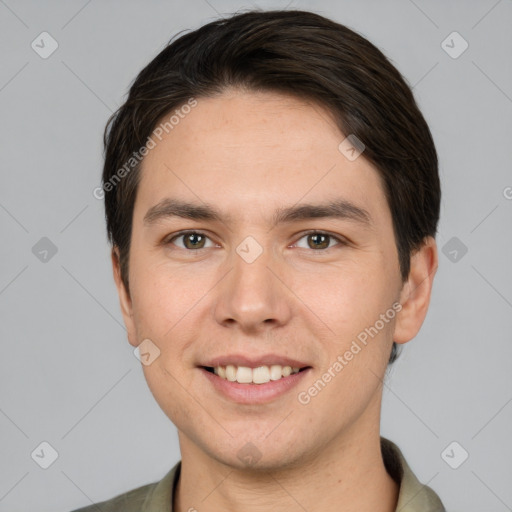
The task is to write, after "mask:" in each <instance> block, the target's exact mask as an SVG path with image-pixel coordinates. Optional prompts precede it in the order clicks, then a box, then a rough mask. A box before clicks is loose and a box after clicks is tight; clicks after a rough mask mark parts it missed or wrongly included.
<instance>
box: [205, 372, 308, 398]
mask: <svg viewBox="0 0 512 512" xmlns="http://www.w3.org/2000/svg"><path fill="white" fill-rule="evenodd" d="M219 366H221V365H219ZM199 370H200V371H201V373H202V374H203V375H204V376H205V378H207V379H208V380H209V382H210V383H211V384H212V385H213V387H214V389H215V390H216V391H217V392H218V393H220V394H221V395H223V396H224V397H225V398H228V399H230V400H232V401H233V402H236V403H238V404H246V405H249V404H256V405H257V404H265V403H268V402H271V401H272V400H275V399H277V398H279V397H281V396H283V395H284V394H286V393H287V392H289V391H291V390H292V389H293V388H294V387H296V386H297V385H298V384H299V382H301V381H302V380H303V379H304V377H305V375H306V374H308V373H309V371H310V370H312V368H311V367H308V368H306V369H305V370H302V371H300V372H299V373H292V374H291V375H289V376H288V377H283V378H281V379H279V380H271V381H270V382H266V383H265V384H240V383H239V382H231V381H229V380H226V379H222V378H221V377H219V376H218V375H215V374H214V373H211V372H209V371H208V370H206V369H205V368H202V367H200V368H199Z"/></svg>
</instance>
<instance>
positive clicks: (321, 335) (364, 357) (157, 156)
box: [112, 89, 437, 512]
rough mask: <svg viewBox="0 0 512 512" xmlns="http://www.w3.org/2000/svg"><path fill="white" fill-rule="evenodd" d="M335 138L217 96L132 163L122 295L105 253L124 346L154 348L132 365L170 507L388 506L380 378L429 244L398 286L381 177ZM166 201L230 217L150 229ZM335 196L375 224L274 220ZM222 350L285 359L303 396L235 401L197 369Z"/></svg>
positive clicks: (259, 99)
mask: <svg viewBox="0 0 512 512" xmlns="http://www.w3.org/2000/svg"><path fill="white" fill-rule="evenodd" d="M344 138H345V136H344V135H343V134H342V133H340V131H339V129H338V128H337V127H336V125H335V123H334V120H333V119H332V118H331V116H330V114H329V112H328V111H326V110H325V109H324V108H322V107H321V106H319V105H316V104H311V103H307V102H305V101H303V100H298V99H295V98H293V97H290V96H285V95H281V94H278V93H268V92H265V93H261V92H258V93H255V92H250V91H242V90H236V89H229V90H226V91H225V92H224V93H223V94H222V95H219V96H216V97H214V98H198V105H197V106H196V107H195V108H194V109H192V111H191V112H190V113H189V114H188V115H187V116H186V117H185V118H184V119H182V120H181V121H180V123H179V124H178V125H176V126H175V127H174V129H173V130H172V131H170V132H169V134H167V135H165V137H164V138H163V139H162V141H161V142H159V143H158V145H157V146H156V147H155V148H154V149H153V150H151V151H150V152H149V154H148V155H147V156H146V157H145V159H144V161H143V167H142V178H141V182H140V185H139V189H138V193H137V198H136V202H135V208H134V214H133V230H132V243H131V252H130V258H129V282H130V294H128V293H127V291H126V289H125V287H124V286H123V283H122V280H121V276H120V271H119V263H118V257H117V252H116V250H115V249H114V250H113V251H112V264H113V271H114V278H115V282H116V285H117V288H118V292H119V298H120V304H121V310H122V313H123V317H124V321H125V325H126V328H127V333H128V339H129V342H130V344H131V345H133V346H134V347H135V346H138V345H139V344H140V343H141V342H142V340H144V339H147V338H149V339H150V340H152V342H153V343H154V344H155V345H156V346H158V348H159V349H160V352H161V353H160V356H159V357H158V358H157V359H155V361H154V362H153V363H152V364H150V365H148V366H143V370H144V374H145V377H146V380H147V382H148V385H149V388H150V389H151V392H152V393H153V395H154V397H155V399H156V401H157V402H158V404H159V405H160V407H161V408H162V410H163V411H164V412H165V414H166V415H167V416H168V417H169V418H170V420H171V421H172V422H173V423H174V424H175V425H176V427H177V429H178V435H179V442H180V449H181V456H182V470H181V476H180V480H179V483H178V486H177V493H176V495H175V499H174V510H176V511H178V512H185V511H188V510H189V509H191V508H195V509H196V510H198V511H199V512H209V511H212V512H213V511H218V510H226V511H236V510H244V511H247V512H256V511H263V510H265V511H266V510H269V508H272V510H274V511H283V512H284V511H290V510H297V511H303V510H304V509H305V510H309V511H313V510H324V511H327V512H329V511H335V510H336V511H338V512H339V511H340V510H342V511H344V512H348V511H358V512H365V511H375V510H379V511H382V512H386V511H394V510H395V507H396V502H397V497H398V486H397V484H396V483H395V482H394V481H393V480H392V479H391V477H390V476H389V475H388V474H387V472H386V470H385V467H384V464H383V461H382V457H381V453H380V437H379V436H380V433H379V423H380V409H381V399H382V389H383V385H382V379H383V378H384V375H385V370H386V367H387V361H388V357H389V353H390V350H391V345H392V342H393V340H395V341H396V342H397V343H406V342H407V341H409V340H411V339H412V338H413V337H414V336H415V335H416V334H417V332H418V330H419V329H420V327H421V325H422V323H423V320H424V318H425V315H426V313H427V309H428V304H429V300H430V294H431V289H432V283H433V278H434V274H435V270H436V268H437V248H436V243H435V241H434V239H432V238H427V239H425V243H424V244H423V245H422V247H421V248H420V249H419V250H418V251H417V252H415V253H414V254H413V256H412V258H411V271H410V274H409V277H408V280H407V281H406V282H405V283H403V282H402V280H401V277H400V272H399V265H398V253H397V249H396V241H395V238H394V234H393V225H392V218H391V213H390V210H389V207H388V205H387V202H386V199H385V196H384V191H383V188H382V186H381V182H380V178H379V175H378V173H377V171H376V170H375V168H374V167H373V166H372V165H371V164H370V163H369V162H368V161H367V160H366V159H365V158H364V153H363V155H361V156H360V157H359V158H357V159H356V160H354V161H350V160H348V159H347V158H346V157H345V155H343V154H342V153H341V152H340V151H339V150H338V146H339V144H340V142H341V141H342V140H343V139H344ZM166 197H174V198H179V199H182V200H187V201H190V202H194V203H196V204H199V205H201V204H204V203H205V202H206V203H208V204H210V205H213V206H216V207H217V208H219V209H220V210H221V211H222V212H223V214H226V215H227V214H231V215H232V218H231V219H230V220H229V221H225V222H219V221H197V220H189V219H182V218H178V217H172V218H167V219H162V220H160V221H158V222H156V223H154V224H152V225H145V224H144V222H143V218H144V216H145V214H146V212H147V211H148V210H149V209H150V208H151V207H152V206H154V205H155V204H157V203H158V202H159V201H161V200H162V199H164V198H166ZM339 197H343V198H345V199H348V200H350V201H352V202H353V203H355V204H357V205H358V206H360V207H362V208H364V209H365V210H367V212H368V213H369V214H370V216H371V220H372V224H371V225H370V226H367V227H365V226H363V225H362V224H360V223H357V222H354V221H353V220H348V219H331V218H318V219H308V220H302V221H297V222H293V223H288V224H282V225H277V226H274V227H272V224H271V218H272V214H273V213H274V210H275V209H276V208H279V207H283V206H293V205H296V204H297V203H303V202H308V203H321V202H325V201H326V200H328V199H332V198H339ZM183 229H192V230H200V231H201V232H202V233H203V234H204V235H206V237H207V238H206V239H205V240H204V241H202V242H201V243H199V246H200V247H202V248H201V249H194V248H193V247H194V246H193V244H190V243H189V244H188V245H185V243H186V237H183V236H182V237H179V238H176V239H174V240H173V241H172V242H171V241H169V240H170V238H172V235H173V234H174V233H177V232H178V231H180V230H183ZM310 229H314V230H321V231H327V232H329V233H331V234H332V235H333V236H335V237H336V236H337V237H340V240H346V242H347V243H346V244H340V242H338V241H337V240H336V239H334V238H330V239H327V241H326V243H325V245H322V246H321V248H316V245H315V240H311V238H312V236H313V238H314V235H304V234H303V232H304V231H306V230H310ZM247 236H252V237H253V238H254V239H255V240H257V242H258V243H259V244H260V246H261V248H262V249H263V252H262V254H261V255H260V256H259V257H258V258H257V259H256V260H255V261H254V262H253V263H250V264H249V263H247V262H246V261H245V260H244V259H242V258H241V257H240V256H239V255H238V254H237V252H236V248H237V246H238V245H239V244H240V243H241V242H242V241H243V240H244V239H245V238H246V237H247ZM201 240H202V239H199V241H201ZM329 240H330V242H329ZM196 244H197V241H196ZM316 244H320V242H318V241H317V242H316ZM320 245H321V244H320ZM325 246H328V248H324V247H325ZM187 247H188V248H187ZM190 247H192V248H190ZM397 301H398V302H400V303H401V305H402V310H401V311H400V312H399V313H398V314H397V316H395V318H394V319H393V320H392V321H389V323H386V324H385V327H384V328H383V329H382V330H381V331H379V333H378V335H377V336H375V337H374V338H373V339H370V341H369V342H368V344H367V345H366V346H365V347H364V348H363V349H362V350H361V351H360V352H359V353H358V354H357V355H355V356H354V358H353V359H352V360H351V361H350V362H349V363H348V364H347V365H346V366H345V367H344V368H343V370H342V371H341V372H340V373H339V374H338V375H337V376H336V377H335V378H333V379H332V380H331V382H329V383H328V384H327V385H326V386H325V388H324V389H322V391H321V392H320V393H318V394H317V396H315V397H314V398H312V399H311V401H310V402H309V403H308V404H307V405H303V404H301V403H299V401H298V400H297V394H298V392H300V391H304V390H307V389H308V388H309V387H310V386H311V385H312V384H313V383H314V382H315V381H317V380H318V379H319V378H321V376H322V375H323V374H324V373H325V372H326V371H327V369H328V368H329V367H330V366H332V364H333V362H334V361H336V359H337V357H338V355H343V354H344V353H345V351H346V350H348V349H349V348H350V345H351V343H352V341H353V340H354V339H356V336H357V334H359V333H360V332H361V331H363V330H364V328H365V327H368V326H370V325H374V324H375V322H376V320H378V319H379V315H381V314H383V313H385V312H386V311H387V310H389V309H390V308H391V306H392V304H393V303H394V302H397ZM234 352H237V353H245V354H250V355H253V356H258V355H261V354H265V353H268V352H274V353H277V354H284V355H287V356H289V357H293V358H295V359H298V360H300V361H304V362H306V363H307V364H308V365H310V366H311V367H312V370H310V373H309V375H308V376H307V377H305V380H304V379H303V382H302V383H301V384H300V388H299V389H293V390H292V391H291V392H289V393H287V394H285V395H283V396H281V397H279V398H277V399H275V400H274V401H272V402H270V403H267V404H262V405H240V404H236V403H234V402H232V401H230V400H228V399H226V398H224V397H223V396H221V395H220V394H218V393H217V392H216V391H215V390H214V389H213V387H212V385H211V384H210V383H209V381H208V380H207V379H206V378H205V377H204V375H203V373H202V370H200V369H198V368H197V366H196V365H198V364H200V362H201V361H205V359H207V358H211V357H215V356H219V355H223V354H229V353H234ZM248 442H251V443H253V444H254V445H255V446H256V447H257V448H258V450H259V452H260V453H261V459H260V460H259V461H258V463H257V464H256V465H255V466H252V465H250V464H248V463H247V462H244V461H243V460H241V459H240V458H238V456H237V453H238V451H239V450H240V449H241V448H242V447H243V446H244V445H246V443H248ZM362 489H364V492H362Z"/></svg>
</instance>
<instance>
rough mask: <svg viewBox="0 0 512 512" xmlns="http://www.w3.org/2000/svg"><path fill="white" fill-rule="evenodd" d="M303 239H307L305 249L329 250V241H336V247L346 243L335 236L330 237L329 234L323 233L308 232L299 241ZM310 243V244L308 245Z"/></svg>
mask: <svg viewBox="0 0 512 512" xmlns="http://www.w3.org/2000/svg"><path fill="white" fill-rule="evenodd" d="M303 238H307V239H308V241H307V245H308V247H306V249H308V248H309V249H315V250H317V249H330V248H331V247H330V243H329V242H330V241H331V240H336V241H337V242H338V245H346V242H345V241H344V240H342V239H341V238H338V237H337V236H334V235H331V234H330V233H325V232H324V231H308V232H307V233H305V234H304V235H303V236H302V237H301V238H300V239H299V240H302V239H303ZM310 242H311V243H310Z"/></svg>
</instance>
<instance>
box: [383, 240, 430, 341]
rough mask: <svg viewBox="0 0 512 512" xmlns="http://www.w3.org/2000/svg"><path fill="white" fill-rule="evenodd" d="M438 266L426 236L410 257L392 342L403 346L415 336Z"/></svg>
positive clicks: (421, 320)
mask: <svg viewBox="0 0 512 512" xmlns="http://www.w3.org/2000/svg"><path fill="white" fill-rule="evenodd" d="M438 263H439V261H438V253H437V245H436V241H435V240H434V238H432V237H430V236H429V237H427V238H425V240H424V242H423V244H422V245H421V247H420V248H419V249H418V250H417V251H416V252H415V253H414V254H413V255H412V256H411V269H410V271H409V277H408V278H407V281H406V282H405V283H404V286H403V287H402V291H401V293H400V304H401V305H402V309H401V311H400V312H399V313H398V315H397V317H396V323H395V331H394V334H393V340H394V341H395V342H396V343H400V344H401V343H407V342H408V341H410V340H412V338H414V336H416V334H418V331H419V330H420V327H421V325H422V324H423V321H424V320H425V317H426V315H427V310H428V306H429V303H430V295H431V292H432V284H433V282H434V276H435V273H436V270H437V266H438Z"/></svg>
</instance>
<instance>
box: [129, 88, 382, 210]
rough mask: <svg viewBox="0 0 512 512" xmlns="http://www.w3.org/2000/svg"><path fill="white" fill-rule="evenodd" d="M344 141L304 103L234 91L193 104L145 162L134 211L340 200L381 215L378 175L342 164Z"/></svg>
mask: <svg viewBox="0 0 512 512" xmlns="http://www.w3.org/2000/svg"><path fill="white" fill-rule="evenodd" d="M343 139H345V135H344V134H342V133H341V131H340V130H339V128H338V127H337V126H336V123H335V122H334V119H333V117H332V116H331V114H330V113H329V111H328V110H327V109H326V108H324V107H322V106H320V105H318V104H315V103H312V102H308V101H306V100H303V99H298V98H294V97H292V96H287V95H283V94H280V93H271V92H242V91H239V90H229V91H227V92H225V93H223V94H222V95H219V96H216V97H209V98H197V106H195V107H194V108H191V109H190V111H189V112H188V113H187V114H183V115H182V116H180V119H179V122H178V123H177V124H174V125H173V127H172V129H170V130H168V133H164V134H163V136H162V140H161V141H156V142H157V143H156V146H155V147H154V148H153V149H152V150H151V151H150V152H149V153H148V154H147V156H146V157H145V158H144V160H143V163H142V176H141V181H140V185H139V190H138V193H137V203H141V202H144V203H145V204H146V206H148V207H149V206H153V205H154V204H156V203H158V202H159V201H161V200H162V199H164V198H165V197H166V196H169V195H170V194H172V196H173V197H182V198H187V199H193V200H195V201H196V202H199V203H200V202H201V201H203V202H205V201H206V202H208V203H213V204H217V205H221V206H222V205H225V206H226V209H227V207H228V206H229V205H232V206H233V208H234V209H235V210H236V212H237V215H242V216H243V215H248V214H249V211H253V212H254V211H255V209H257V210H260V211H262V210H263V209H265V208H266V206H267V205H270V206H275V205H278V204H279V205H282V204H286V205H288V204H295V203H297V202H299V201H301V199H304V200H305V199H307V202H318V201H319V200H322V199H326V198H331V197H339V196H342V197H346V198H347V199H350V200H352V201H353V202H359V203H361V204H365V205H367V206H368V208H367V209H368V210H373V211H374V214H378V210H379V208H380V209H384V210H385V209H386V208H387V204H386V202H385V199H384V193H383V190H382V186H381V182H380V179H379V175H378V173H377V171H376V169H375V168H374V167H373V166H372V165H371V164H370V163H369V162H368V161H367V160H365V159H364V158H363V157H362V156H360V157H359V158H357V159H356V160H353V161H351V160H349V159H347V157H346V156H345V155H344V154H343V153H342V152H341V151H340V149H339V145H340V143H341V142H342V141H343ZM136 207H137V206H136ZM381 213H382V212H381ZM372 216H373V215H372Z"/></svg>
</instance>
